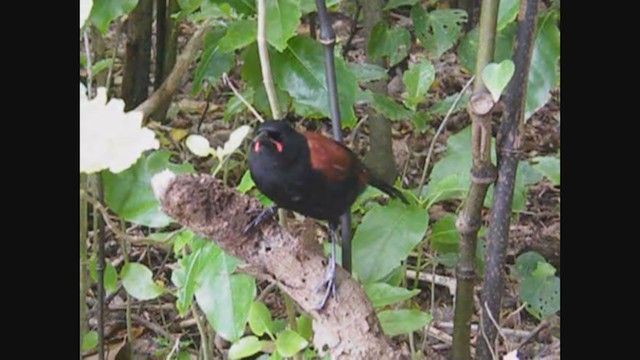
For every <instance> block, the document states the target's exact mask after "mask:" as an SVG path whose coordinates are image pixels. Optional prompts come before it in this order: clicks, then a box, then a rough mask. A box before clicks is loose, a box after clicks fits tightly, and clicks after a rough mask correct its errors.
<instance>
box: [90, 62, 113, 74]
mask: <svg viewBox="0 0 640 360" xmlns="http://www.w3.org/2000/svg"><path fill="white" fill-rule="evenodd" d="M112 63H113V60H111V59H102V60H100V61H98V62H96V63H95V64H93V66H92V67H91V69H92V71H93V76H96V75H98V74H100V73H101V72H103V71H104V70H107V69H108V68H109V66H111V64H112Z"/></svg>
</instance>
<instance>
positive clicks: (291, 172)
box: [245, 120, 408, 309]
mask: <svg viewBox="0 0 640 360" xmlns="http://www.w3.org/2000/svg"><path fill="white" fill-rule="evenodd" d="M249 171H250V173H251V178H252V179H253V181H254V183H255V184H256V187H257V188H258V189H259V190H260V191H261V192H262V193H263V194H264V195H265V196H267V197H268V198H269V199H271V200H272V201H273V202H274V204H275V205H273V206H271V207H269V208H267V209H265V210H264V211H263V212H262V213H261V214H260V215H258V216H257V217H256V218H255V219H253V220H252V221H251V223H249V224H248V225H247V227H246V228H245V232H247V231H249V230H250V229H251V228H253V227H255V226H256V225H257V224H258V223H259V222H260V221H261V220H262V219H263V218H264V217H265V216H269V215H272V214H273V213H274V212H275V211H276V209H277V208H278V207H280V208H283V209H287V210H292V211H295V212H297V213H299V214H302V215H304V216H308V217H312V218H315V219H318V220H326V221H327V222H328V223H329V236H330V240H331V259H330V263H329V267H328V269H327V274H326V278H325V279H324V281H323V282H322V283H321V284H319V285H318V287H317V290H319V289H321V288H323V287H326V290H325V294H324V296H323V298H322V300H321V302H320V303H319V305H318V308H319V309H321V308H322V307H324V304H325V303H326V300H327V298H328V297H329V295H330V293H333V294H334V295H335V286H336V284H335V261H336V255H335V243H336V240H335V237H336V232H337V231H336V230H337V226H338V221H339V218H340V215H342V214H343V213H345V212H346V211H349V210H350V208H351V204H353V202H354V201H355V200H356V198H357V197H358V195H360V193H362V191H363V190H364V189H365V188H366V187H367V185H371V186H374V187H376V188H378V189H380V190H381V191H383V192H385V193H386V194H388V195H389V196H391V197H393V198H395V197H398V198H400V199H401V200H402V201H403V202H404V203H406V204H408V201H407V199H406V198H405V197H404V195H403V194H402V193H401V192H400V191H399V190H397V189H396V188H394V187H393V186H392V185H390V184H388V183H386V182H385V181H382V180H380V179H378V178H376V177H375V176H373V175H372V174H371V172H370V171H369V170H368V169H367V168H366V167H365V166H364V164H362V162H361V161H360V160H359V159H358V157H357V156H356V155H355V154H354V153H353V152H352V151H351V150H350V149H349V148H347V147H346V146H344V145H343V144H341V143H339V142H337V141H335V140H333V139H331V138H328V137H326V136H323V135H320V134H317V133H314V132H309V131H307V132H304V133H300V132H298V131H296V130H295V129H294V128H293V127H291V125H290V124H289V123H288V122H287V121H284V120H279V121H274V120H268V121H265V122H264V123H262V124H261V125H260V126H259V127H258V128H257V130H256V136H255V138H254V139H253V142H252V144H251V148H250V149H249Z"/></svg>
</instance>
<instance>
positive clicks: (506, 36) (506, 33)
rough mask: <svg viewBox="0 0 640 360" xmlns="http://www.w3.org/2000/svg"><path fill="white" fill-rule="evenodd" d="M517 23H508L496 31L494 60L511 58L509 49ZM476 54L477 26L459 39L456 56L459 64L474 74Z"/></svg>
mask: <svg viewBox="0 0 640 360" xmlns="http://www.w3.org/2000/svg"><path fill="white" fill-rule="evenodd" d="M516 29H517V24H516V23H510V24H509V25H507V26H506V27H505V28H504V29H502V30H501V31H499V32H498V34H497V36H496V46H495V51H494V55H493V61H494V62H501V61H503V60H506V59H511V50H512V48H513V39H514V37H515V34H516ZM477 54H478V28H477V27H475V28H473V30H471V31H469V32H468V33H467V34H466V35H465V36H464V37H463V38H462V40H460V46H459V47H458V57H459V58H460V64H461V65H462V66H463V67H464V68H465V69H467V71H469V73H471V74H474V73H475V72H476V55H477Z"/></svg>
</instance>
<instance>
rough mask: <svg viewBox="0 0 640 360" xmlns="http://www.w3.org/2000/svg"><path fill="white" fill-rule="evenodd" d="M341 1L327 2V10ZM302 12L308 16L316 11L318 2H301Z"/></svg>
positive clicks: (332, 0)
mask: <svg viewBox="0 0 640 360" xmlns="http://www.w3.org/2000/svg"><path fill="white" fill-rule="evenodd" d="M339 2H340V0H327V1H326V2H325V4H326V6H327V9H329V8H331V7H332V6H334V5H336V4H338V3H339ZM300 10H301V11H302V15H307V14H308V13H310V12H314V11H316V1H315V0H300Z"/></svg>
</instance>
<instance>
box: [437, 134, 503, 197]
mask: <svg viewBox="0 0 640 360" xmlns="http://www.w3.org/2000/svg"><path fill="white" fill-rule="evenodd" d="M491 146H492V147H491V154H492V157H493V154H494V153H495V151H494V147H493V138H492V141H491ZM470 169H471V127H470V126H467V127H466V128H464V129H463V130H461V131H460V132H458V133H457V134H455V135H452V136H450V137H449V138H448V139H447V152H446V153H445V155H444V156H443V157H442V159H440V161H438V162H437V163H435V165H434V166H433V170H432V171H431V176H430V180H429V184H434V185H436V186H434V185H429V187H428V189H427V192H426V195H425V196H426V197H427V198H429V199H434V198H436V196H437V199H438V200H439V201H441V200H446V199H449V198H453V197H458V196H462V197H463V196H464V195H466V193H467V191H468V189H469V181H470V177H469V171H470ZM447 177H449V178H448V179H447V183H446V186H441V185H440V186H438V185H437V184H438V183H439V182H440V181H443V179H445V178H447ZM463 189H464V190H463ZM444 190H446V191H444Z"/></svg>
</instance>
